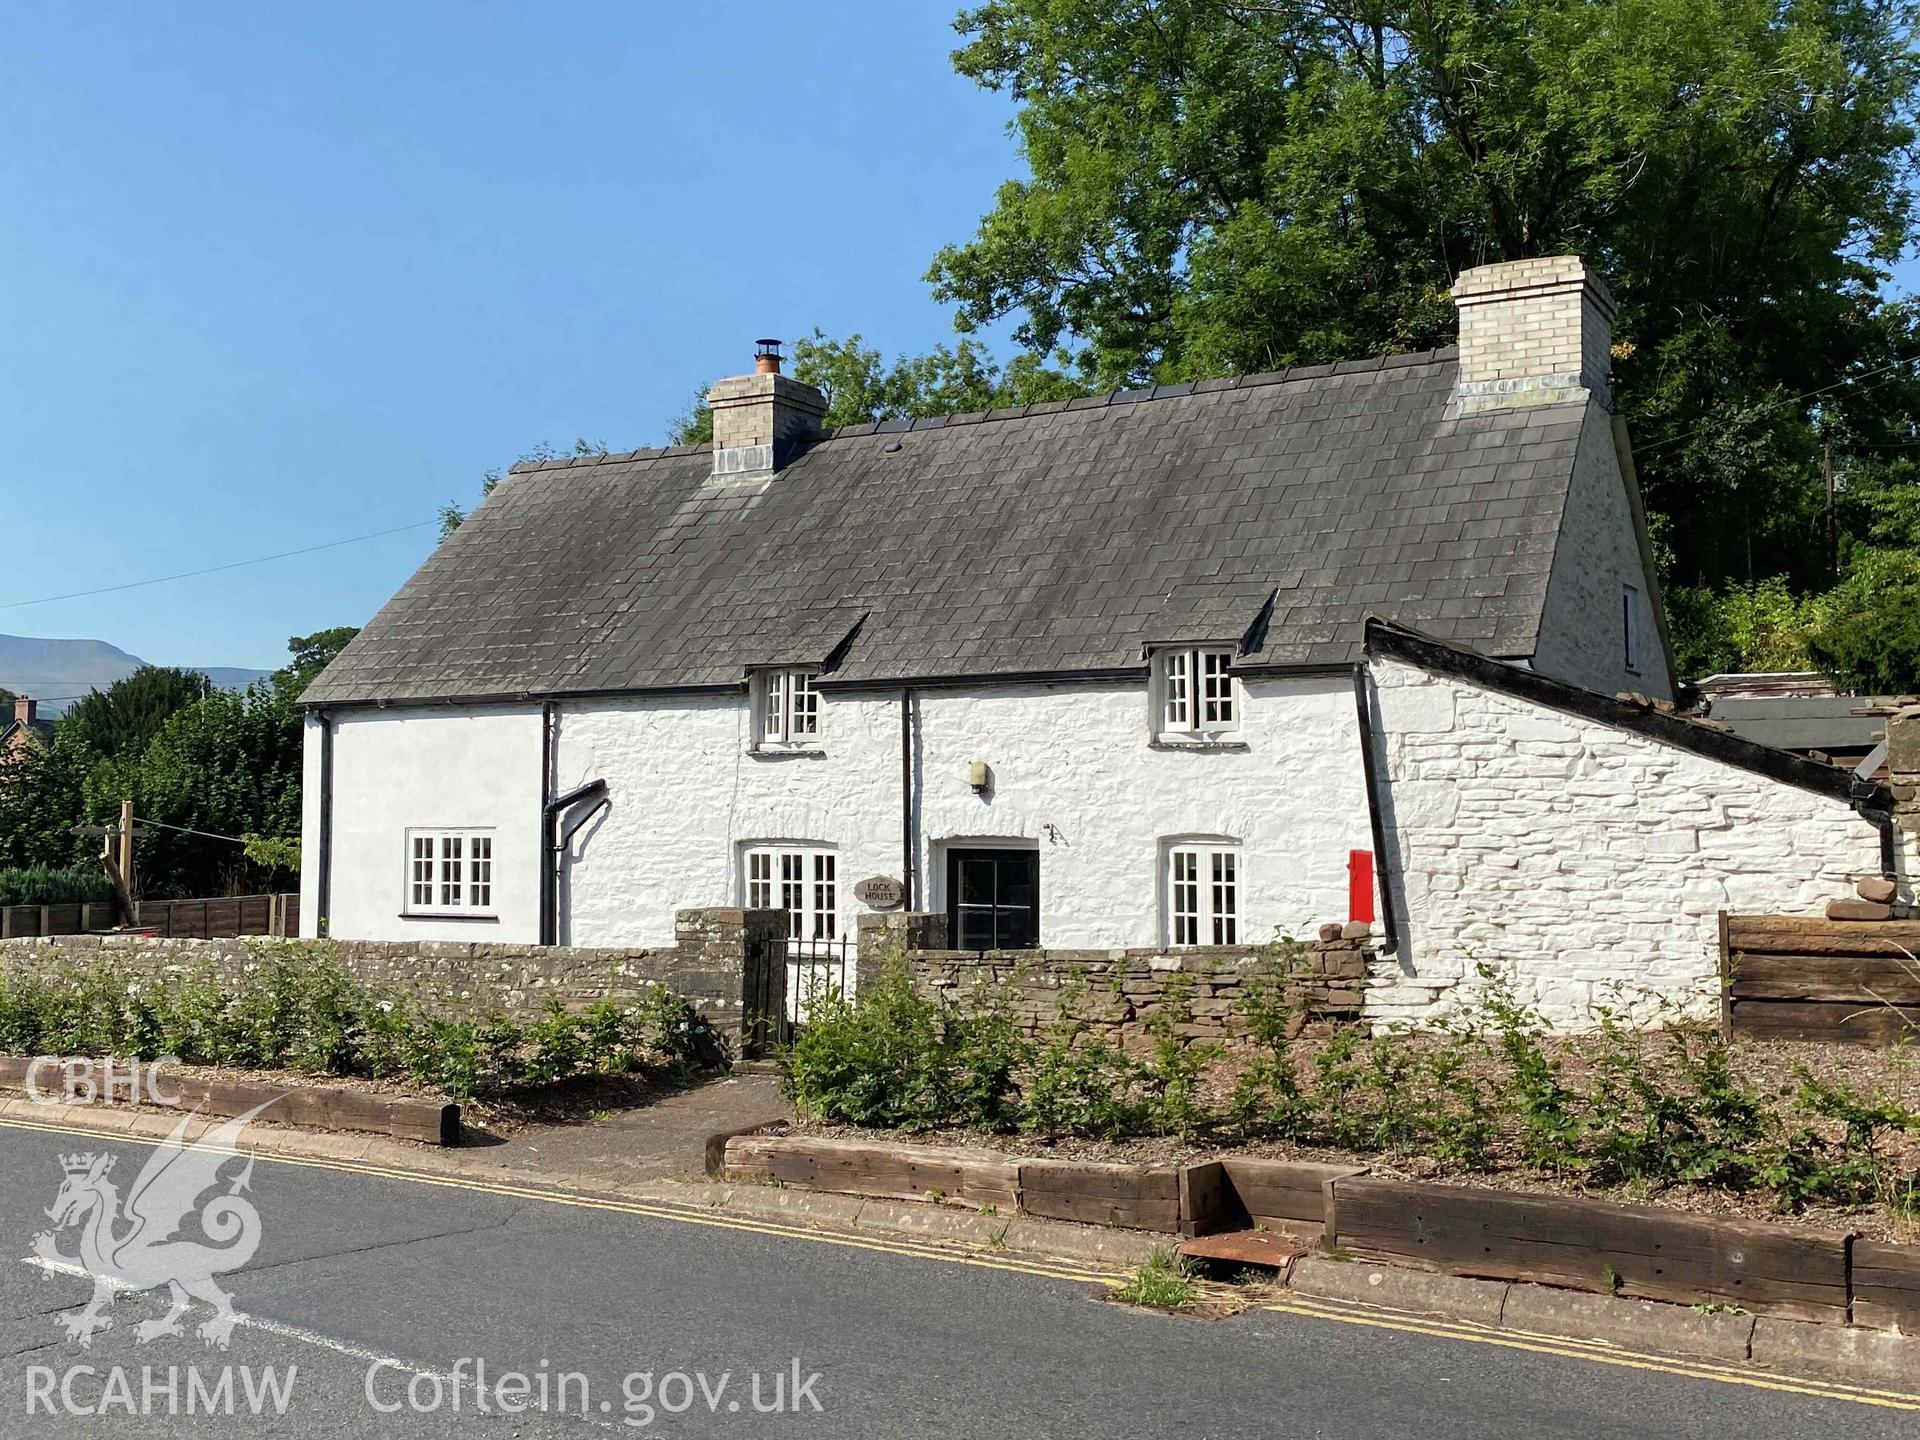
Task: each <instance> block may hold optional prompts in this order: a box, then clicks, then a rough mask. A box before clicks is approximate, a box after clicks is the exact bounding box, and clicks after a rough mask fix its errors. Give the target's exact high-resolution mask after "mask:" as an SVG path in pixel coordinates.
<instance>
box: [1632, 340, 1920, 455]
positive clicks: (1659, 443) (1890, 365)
mask: <svg viewBox="0 0 1920 1440" xmlns="http://www.w3.org/2000/svg"><path fill="white" fill-rule="evenodd" d="M1915 361H1920V355H1907V356H1904V357H1902V358H1901V359H1898V360H1889V361H1888V362H1887V363H1886V364H1885V365H1882V366H1879V367H1878V368H1876V369H1873V370H1867V371H1863V372H1862V373H1861V374H1858V375H1849V376H1847V377H1846V378H1845V379H1844V380H1836V381H1834V382H1833V383H1832V384H1831V385H1822V386H1821V387H1820V388H1819V389H1817V390H1809V391H1807V392H1806V393H1805V394H1801V395H1786V396H1782V397H1781V398H1780V399H1778V400H1769V401H1768V402H1767V403H1766V404H1764V405H1761V406H1759V407H1758V408H1756V409H1755V410H1753V411H1752V412H1751V413H1750V414H1747V415H1745V416H1742V417H1741V420H1740V421H1736V422H1735V423H1736V424H1738V423H1741V422H1742V421H1747V420H1758V419H1759V418H1760V417H1761V416H1762V415H1765V414H1768V413H1770V412H1771V411H1774V410H1778V409H1779V408H1780V407H1781V406H1783V405H1798V404H1799V403H1800V402H1801V401H1803V400H1817V399H1819V398H1820V396H1822V395H1828V394H1831V393H1832V392H1833V391H1835V390H1845V389H1846V388H1847V387H1849V386H1851V385H1858V384H1859V383H1860V382H1861V381H1862V380H1871V379H1873V378H1874V377H1875V376H1876V375H1885V374H1886V373H1887V372H1888V371H1889V370H1898V369H1899V368H1900V367H1901V366H1902V365H1911V364H1913V363H1914V362H1915ZM1719 428H1721V427H1719V426H1717V425H1696V426H1695V427H1694V428H1693V429H1691V430H1687V431H1683V432H1682V433H1681V434H1678V435H1669V436H1668V437H1667V438H1666V439H1665V440H1656V441H1655V442H1654V443H1653V444H1651V445H1636V446H1634V447H1633V449H1634V453H1635V454H1636V455H1651V454H1652V453H1653V452H1654V451H1655V450H1664V449H1666V447H1667V446H1669V445H1678V444H1679V443H1680V442H1681V441H1682V440H1691V439H1692V438H1693V437H1694V436H1696V435H1704V434H1705V433H1706V432H1707V431H1709V430H1717V429H1719Z"/></svg>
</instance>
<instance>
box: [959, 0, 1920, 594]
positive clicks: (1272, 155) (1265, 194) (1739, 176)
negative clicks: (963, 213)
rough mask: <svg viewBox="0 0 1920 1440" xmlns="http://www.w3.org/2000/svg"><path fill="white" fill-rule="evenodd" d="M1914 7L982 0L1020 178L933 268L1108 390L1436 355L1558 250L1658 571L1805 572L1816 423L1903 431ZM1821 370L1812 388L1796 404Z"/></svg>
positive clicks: (988, 53)
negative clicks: (1600, 280)
mask: <svg viewBox="0 0 1920 1440" xmlns="http://www.w3.org/2000/svg"><path fill="white" fill-rule="evenodd" d="M1912 18H1913V13H1912V10H1911V8H1910V6H1909V5H1908V4H1907V3H1906V0H1614V3H1609V4H1604V5H1601V4H1592V3H1589V0H1377V3H1369V4H1366V5H1360V6H1352V5H1347V4H1342V3H1336V0H988V3H985V4H982V5H979V6H978V7H977V8H974V9H971V10H968V11H966V12H964V13H963V14H962V15H961V16H960V18H959V20H958V21H957V22H956V28H957V29H958V30H959V31H960V32H961V33H962V35H963V37H964V42H965V43H964V44H963V45H962V47H961V48H960V49H959V50H958V51H957V52H956V53H955V57H954V59H955V64H956V66H957V67H958V68H959V70H960V71H961V73H962V74H965V75H967V76H969V77H971V78H973V79H974V80H976V81H977V82H978V83H980V84H981V85H983V86H986V87H987V88H990V89H993V90H996V91H1000V92H1002V93H1005V94H1007V95H1009V96H1011V97H1012V98H1013V99H1014V100H1015V101H1016V102H1017V103H1018V105H1019V107H1020V109H1019V113H1018V117H1017V120H1016V128H1017V134H1018V138H1019V142H1020V146H1021V150H1022V152H1023V154H1024V156H1025V158H1026V161H1027V164H1028V166H1029V168H1030V171H1031V174H1030V176H1029V177H1028V178H1026V179H1023V180H1013V181H1009V182H1007V183H1006V184H1005V185H1003V186H1002V187H1001V189H1000V191H999V194H998V195H997V197H996V199H995V204H994V208H993V209H992V211H991V212H990V213H989V214H988V215H987V216H986V217H985V219H984V220H983V221H982V222H981V225H980V228H979V232H978V233H977V235H976V236H975V237H974V238H973V239H972V240H971V241H969V242H967V243H965V244H961V245H955V246H951V247H949V248H947V249H945V250H943V251H942V252H941V253H940V255H939V256H938V257H937V259H936V260H935V262H934V264H933V267H932V269H931V271H930V272H929V278H930V279H931V280H932V281H933V283H934V285H935V290H936V293H937V294H938V295H939V296H941V297H942V298H945V299H948V300H951V301H953V302H955V303H957V305H958V306H959V318H960V322H961V325H962V328H963V329H965V328H970V327H977V326H980V325H984V324H987V323H988V322H990V321H994V320H997V319H999V318H1000V317H1003V316H1008V315H1017V316H1018V317H1019V319H1020V324H1019V328H1018V330H1017V332H1016V334H1017V338H1018V339H1019V340H1020V342H1021V343H1023V344H1025V345H1026V346H1028V347H1029V348H1030V349H1033V350H1036V351H1051V350H1052V349H1053V348H1054V347H1055V346H1057V345H1060V344H1063V343H1064V344H1067V345H1070V346H1072V347H1073V349H1074V353H1075V356H1076V359H1077V361H1078V363H1079V365H1080V366H1081V367H1082V369H1083V370H1084V372H1085V373H1086V374H1087V375H1088V376H1089V377H1090V378H1092V379H1093V380H1095V381H1097V382H1098V383H1100V384H1103V385H1109V384H1123V383H1135V384H1138V383H1143V382H1146V381H1150V380H1180V379H1190V378H1195V377H1199V376H1203V375H1208V374H1214V373H1221V372H1231V371H1248V370H1263V369H1269V368H1273V367H1276V366H1281V365H1289V364H1306V363H1316V362H1321V361H1326V360H1330V359H1338V358H1343V357H1350V356H1356V355H1363V354H1378V353H1384V352H1392V351H1397V350H1406V349H1413V348H1421V347H1425V346H1430V345H1435V344H1444V343H1448V342H1449V340H1450V337H1451V333H1452V328H1453V317H1452V314H1451V308H1450V306H1449V305H1448V303H1447V298H1446V295H1447V290H1448V287H1449V285H1450V283H1451V280H1452V277H1453V276H1454V275H1456V274H1457V273H1458V272H1459V271H1460V270H1462V269H1465V268H1467V267H1469V266H1472V265H1476V264H1480V263H1483V262H1487V261H1492V260H1502V259H1519V258H1525V257H1529V256H1536V255H1543V254H1552V253H1559V252H1566V251H1572V252H1578V253H1580V254H1582V255H1584V256H1585V257H1586V258H1587V259H1588V260H1589V261H1591V262H1592V263H1593V264H1595V265H1596V266H1597V267H1598V268H1599V269H1600V270H1601V271H1602V272H1604V273H1605V274H1606V275H1607V277H1608V279H1609V281H1610V283H1611V284H1612V286H1613V288H1614V291H1615V293H1616V296H1617V297H1618V298H1619V300H1620V302H1621V309H1620V315H1619V318H1618V322H1617V326H1616V347H1615V371H1616V387H1617V394H1618V403H1619V405H1620V406H1621V408H1622V410H1623V412H1624V414H1625V415H1626V417H1627V418H1628V420H1629V423H1630V424H1631V426H1632V428H1633V431H1634V434H1635V437H1636V441H1637V443H1638V455H1639V457H1640V461H1641V467H1640V468H1641V473H1642V477H1643V480H1644V481H1645V483H1646V486H1647V493H1648V499H1649V503H1650V505H1651V506H1652V507H1653V508H1654V509H1656V510H1657V511H1658V512H1660V516H1661V517H1662V523H1661V525H1660V539H1661V541H1662V543H1663V545H1664V546H1665V547H1666V552H1667V554H1668V556H1669V557H1670V561H1671V568H1672V572H1673V574H1674V575H1675V576H1676V577H1677V578H1679V579H1681V580H1684V581H1696V580H1705V581H1720V580H1723V579H1726V578H1730V577H1731V578H1738V579H1748V578H1752V577H1756V576H1766V575H1772V574H1775V573H1785V574H1787V575H1788V576H1790V577H1791V578H1792V579H1793V580H1794V581H1795V582H1796V584H1798V585H1801V586H1806V585H1814V584H1824V583H1828V582H1829V581H1830V579H1831V577H1832V561H1833V559H1834V554H1833V550H1832V548H1831V547H1829V546H1828V545H1827V544H1825V543H1824V541H1823V538H1822V530H1823V526H1822V519H1823V516H1822V511H1823V508H1824V486H1823V484H1822V480H1821V458H1822V445H1823V442H1824V441H1828V440H1831V441H1832V442H1833V443H1834V444H1835V445H1836V447H1837V450H1838V454H1839V463H1841V464H1843V465H1846V464H1851V463H1853V462H1854V461H1855V460H1856V459H1860V460H1861V461H1862V463H1865V457H1871V456H1873V455H1874V454H1875V453H1877V452H1875V451H1874V450H1873V449H1871V448H1869V447H1872V446H1884V445H1887V444H1890V443H1895V442H1899V441H1902V440H1906V439H1910V438H1911V436H1910V435H1909V434H1908V430H1909V427H1908V425H1907V420H1906V417H1907V416H1908V415H1910V414H1912V413H1914V411H1915V410H1916V409H1920V382H1916V380H1915V378H1914V367H1913V366H1910V365H1907V366H1903V365H1900V364H1898V363H1896V362H1898V361H1900V360H1901V359H1902V358H1903V357H1908V356H1912V355H1914V354H1915V353H1916V352H1920V326H1916V323H1915V315H1914V313H1913V312H1912V310H1911V309H1910V308H1909V307H1907V306H1904V305H1896V304H1889V303H1887V302H1886V301H1885V300H1884V299H1883V298H1882V293H1881V286H1882V284H1883V282H1884V280H1885V276H1886V266H1887V265H1888V264H1889V263H1890V262H1891V261H1892V260H1893V259H1894V258H1896V257H1897V256H1898V255H1899V254H1900V253H1901V252H1902V251H1903V250H1904V249H1905V248H1906V247H1907V246H1908V245H1909V243H1910V241H1911V240H1912V238H1913V215H1912V195H1911V190H1910V182H1911V179H1912V174H1913V165H1914V148H1913V146H1914V125H1913V119H1914V109H1915V95H1916V85H1917V83H1920V82H1917V78H1916V63H1915V55H1914V52H1913V50H1912V48H1911V45H1910V43H1909V38H1908V37H1909V26H1910V23H1911V21H1912ZM1815 391H1820V392H1822V393H1820V394H1818V395H1813V396H1811V397H1810V398H1809V392H1815Z"/></svg>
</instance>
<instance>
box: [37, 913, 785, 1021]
mask: <svg viewBox="0 0 1920 1440" xmlns="http://www.w3.org/2000/svg"><path fill="white" fill-rule="evenodd" d="M785 927H786V916H785V914H784V912H778V911H760V910H741V909H735V908H726V907H721V908H710V909H700V910H682V911H679V912H678V913H677V914H676V915H675V916H674V931H675V942H676V943H674V944H673V945H666V946H657V947H653V948H647V947H642V946H625V947H608V948H604V949H591V948H587V947H581V946H566V945H549V946H542V945H501V944H491V943H488V942H485V941H471V942H465V941H453V940H422V941H407V940H323V941H312V940H308V941H272V940H267V941H261V940H167V939H161V938H158V937H154V936H145V935H60V936H51V937H46V938H41V939H24V940H6V941H0V968H17V967H32V968H36V969H47V968H54V967H59V966H70V967H75V968H85V967H88V966H93V965H99V964H111V965H120V966H126V967H130V968H134V969H138V970H142V971H147V972H150V973H154V974H165V973H170V972H171V973H186V972H191V971H195V970H199V969H201V968H203V967H204V968H208V969H211V970H212V972H213V974H214V975H215V976H217V977H218V978H220V979H221V980H223V981H226V982H228V983H231V982H232V981H234V980H237V979H238V978H239V977H240V976H242V975H244V974H245V973H246V972H247V971H249V970H251V969H255V968H257V967H258V966H259V965H261V964H262V963H263V962H264V961H265V960H266V959H268V958H270V957H271V956H272V955H273V954H274V952H275V950H276V949H277V948H279V947H281V946H285V945H324V946H326V947H327V948H328V949H330V950H331V951H332V953H333V954H334V955H335V956H336V957H337V958H338V959H339V961H340V963H341V965H342V966H344V967H345V969H346V971H347V973H348V974H349V975H351V976H353V977H354V979H356V980H359V981H361V982H362V983H363V984H368V985H381V986H389V987H392V988H394V989H398V990H407V991H411V992H413V993H415V994H417V995H418V996H420V997H421V999H422V1000H423V1001H426V1002H428V1003H429V1004H433V1005H437V1006H443V1007H444V1008H445V1010H446V1011H447V1012H448V1013H452V1014H479V1013H484V1012H487V1011H492V1010H504V1011H506V1012H507V1013H508V1014H512V1015H517V1016H523V1017H525V1016H531V1015H534V1014H536V1013H538V1012H540V1011H541V1010H544V1009H545V1008H546V1006H547V1004H548V1002H549V1001H550V1000H554V999H558V1000H559V1001H560V1003H561V1004H563V1005H565V1006H568V1007H569V1008H577V1007H583V1006H586V1005H591V1004H593V1003H594V1002H596V1001H599V1000H605V999H608V998H610V997H615V996H620V995H630V994H632V993H634V992H635V991H637V990H640V989H642V988H643V987H645V986H647V985H649V984H663V985H668V986H671V987H672V988H673V989H674V990H675V991H677V992H678V993H679V994H680V995H682V996H684V997H685V998H686V999H687V1001H688V1002H689V1003H690V1004H692V1005H693V1007H694V1008H695V1009H696V1010H698V1011H699V1012H700V1013H701V1014H702V1015H704V1016H706V1018H707V1020H708V1022H709V1023H710V1024H712V1025H713V1026H714V1028H716V1029H718V1030H721V1031H723V1032H726V1033H728V1034H738V1033H739V1032H740V1029H741V1024H742V1012H743V1009H744V987H743V975H744V972H745V959H746V952H747V949H748V946H749V944H750V943H751V942H752V941H754V940H756V939H758V938H760V937H763V936H765V935H780V936H784V934H785V933H786V928H785Z"/></svg>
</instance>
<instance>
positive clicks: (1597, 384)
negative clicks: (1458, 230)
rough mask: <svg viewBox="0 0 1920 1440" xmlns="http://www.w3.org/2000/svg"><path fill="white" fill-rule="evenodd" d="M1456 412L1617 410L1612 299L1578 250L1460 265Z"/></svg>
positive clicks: (1456, 293) (1455, 295) (1456, 292)
mask: <svg viewBox="0 0 1920 1440" xmlns="http://www.w3.org/2000/svg"><path fill="white" fill-rule="evenodd" d="M1453 301H1454V304H1455V305H1456V306H1457V307H1458V308H1459V311H1460V378H1459V381H1458V383H1457V385H1456V386H1455V388H1454V408H1455V412H1456V413H1465V412H1468V411H1474V410H1495V409H1510V408H1514V407H1519V406H1526V405H1563V404H1568V403H1570V402H1576V401H1584V400H1586V399H1587V398H1589V397H1591V398H1593V399H1595V400H1598V401H1599V402H1600V404H1601V405H1602V406H1604V407H1606V408H1607V409H1609V410H1611V409H1612V408H1613V394H1612V391H1611V390H1610V388H1609V381H1610V377H1611V372H1612V368H1613V312H1614V304H1613V296H1612V295H1611V294H1609V293H1608V291H1607V287H1606V284H1605V282H1603V281H1602V280H1601V279H1600V277H1599V276H1598V275H1596V274H1594V273H1593V271H1591V270H1589V269H1588V268H1587V267H1586V265H1585V263H1584V262H1583V261H1582V260H1581V259H1580V257H1579V256H1577V255H1547V256H1542V257H1541V258H1539V259H1536V260H1507V261H1503V262H1501V263H1499V264H1497V265H1481V266H1477V267H1476V268H1474V269H1472V270H1463V271H1461V273H1460V277H1459V278H1458V279H1457V280H1455V281H1454V284H1453Z"/></svg>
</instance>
